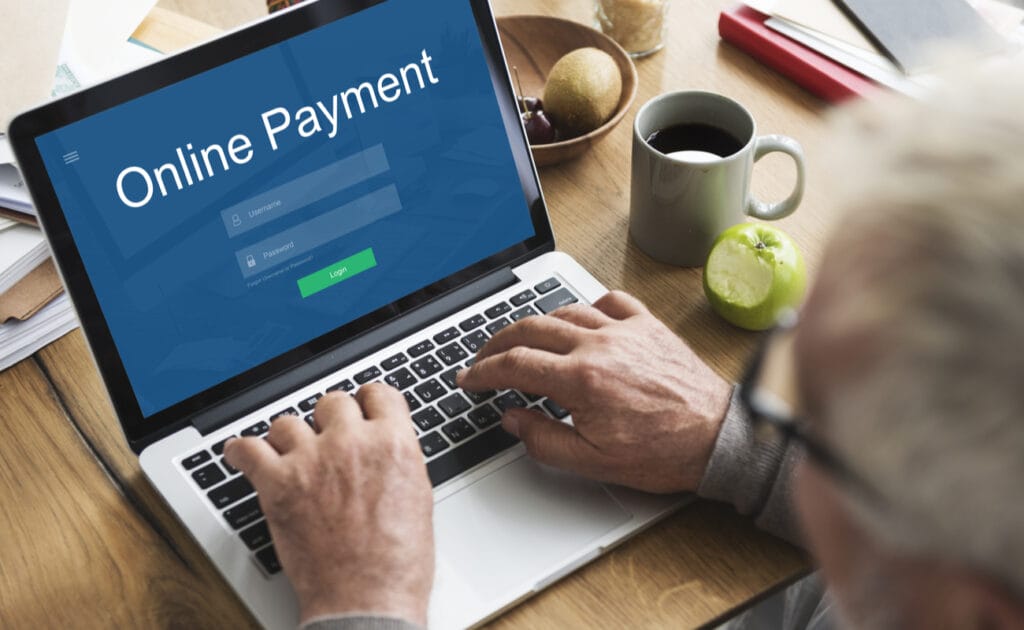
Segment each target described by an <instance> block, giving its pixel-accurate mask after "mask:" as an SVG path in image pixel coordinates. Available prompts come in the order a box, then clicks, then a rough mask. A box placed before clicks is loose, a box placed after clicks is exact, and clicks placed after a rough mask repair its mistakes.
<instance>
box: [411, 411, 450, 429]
mask: <svg viewBox="0 0 1024 630" xmlns="http://www.w3.org/2000/svg"><path fill="white" fill-rule="evenodd" d="M412 421H413V422H415V423H416V426H417V427H419V428H420V431H424V432H426V431H429V430H431V429H433V428H434V427H436V426H437V425H439V424H443V423H444V416H442V415H441V413H440V412H439V411H438V410H437V409H434V408H433V407H427V408H426V409H424V410H422V411H417V412H416V413H414V414H412Z"/></svg>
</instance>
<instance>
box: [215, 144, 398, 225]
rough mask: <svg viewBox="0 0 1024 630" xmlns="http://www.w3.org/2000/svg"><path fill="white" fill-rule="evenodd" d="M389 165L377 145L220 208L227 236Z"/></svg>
mask: <svg viewBox="0 0 1024 630" xmlns="http://www.w3.org/2000/svg"><path fill="white" fill-rule="evenodd" d="M390 168H391V167H390V165H389V164H388V158H387V155H386V154H385V153H384V146H383V145H381V144H377V145H374V146H372V147H369V148H368V149H364V150H363V151H360V152H358V153H354V154H352V155H350V156H348V157H344V158H342V159H340V160H338V161H336V162H332V163H330V164H328V165H327V166H324V167H322V168H319V169H317V170H315V171H313V172H311V173H307V174H305V175H302V176H301V177H296V178H295V179H292V180H289V181H288V182H286V183H284V184H281V185H280V186H276V187H274V188H272V189H270V190H268V191H267V192H264V193H260V194H259V195H256V196H254V197H250V198H249V199H246V200H245V201H241V202H239V203H237V204H235V205H233V206H230V207H228V208H226V209H225V210H222V211H221V213H220V216H221V220H222V221H223V222H224V227H225V228H226V229H227V232H228V238H234V237H236V236H238V235H240V234H245V233H246V232H248V231H249V230H252V229H255V228H257V227H259V226H261V225H265V224H267V223H270V222H271V221H273V220H275V219H279V218H281V217H283V216H286V215H288V214H289V213H292V212H295V211H296V210H301V209H302V208H305V207H306V206H308V205H310V204H312V203H315V202H317V201H320V200H321V199H325V198H327V197H329V196H331V195H333V194H334V193H337V192H341V191H343V190H345V189H347V188H351V187H352V186H355V185H357V184H359V183H361V182H364V181H366V180H368V179H370V178H371V177H375V176H377V175H380V174H381V173H386V172H387V171H389V170H390Z"/></svg>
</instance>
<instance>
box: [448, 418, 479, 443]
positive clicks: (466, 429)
mask: <svg viewBox="0 0 1024 630" xmlns="http://www.w3.org/2000/svg"><path fill="white" fill-rule="evenodd" d="M441 430H442V431H444V434H445V435H447V436H448V439H449V440H451V441H452V442H454V443H456V444H457V443H459V442H461V441H462V440H465V439H466V438H468V437H469V436H471V435H473V434H474V433H476V429H474V428H473V425H471V424H470V423H468V422H466V421H465V420H463V419H462V418H458V419H457V420H452V421H451V422H449V423H448V424H446V425H444V426H443V427H441Z"/></svg>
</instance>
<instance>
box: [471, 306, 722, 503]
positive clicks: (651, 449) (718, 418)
mask: <svg viewBox="0 0 1024 630" xmlns="http://www.w3.org/2000/svg"><path fill="white" fill-rule="evenodd" d="M458 378H459V381H458V382H459V385H460V386H461V387H463V388H465V389H468V390H470V391H473V390H488V389H506V388H510V389H519V390H521V391H525V392H531V393H533V394H538V395H543V396H548V397H550V398H552V399H553V400H554V401H556V402H558V403H559V404H560V405H561V406H563V407H565V408H566V409H568V410H569V411H570V412H571V413H572V418H573V425H574V426H569V425H567V424H564V423H561V422H558V421H555V420H552V419H550V418H548V417H547V416H545V415H543V414H541V413H539V412H537V411H532V410H527V409H512V410H509V411H508V412H506V413H505V415H504V417H503V418H502V424H503V426H504V427H505V429H506V430H507V431H508V432H510V433H512V434H514V435H516V436H518V437H519V438H520V439H521V440H522V441H523V442H524V443H525V444H526V448H527V450H528V451H529V453H530V454H531V455H532V456H533V457H534V458H536V459H537V460H538V461H541V462H543V463H546V464H550V465H553V466H557V467H559V468H564V469H567V470H571V471H574V472H576V473H579V474H581V475H584V476H587V477H590V478H592V479H597V480H599V481H605V482H610V483H616V484H620V485H624V486H629V487H632V488H636V489H639V490H645V491H648V492H678V491H692V490H695V489H696V488H697V485H698V484H699V483H700V480H701V478H702V477H703V475H704V469H705V468H706V466H707V463H708V460H709V458H710V457H711V451H712V448H713V447H714V443H715V439H716V438H717V436H718V430H719V428H720V426H721V423H722V420H723V419H724V418H725V413H726V410H727V409H728V406H729V400H730V395H731V391H732V388H731V387H730V385H729V384H728V383H727V382H726V381H725V380H723V379H722V378H721V377H719V376H718V375H717V374H715V373H714V371H712V370H711V368H709V367H708V366H707V365H705V364H704V363H703V362H702V361H701V360H700V359H699V358H698V357H697V355H696V354H694V352H693V351H692V350H691V349H690V348H689V347H688V346H687V345H686V344H685V343H683V341H682V340H681V339H679V337H677V336H676V335H675V334H674V333H673V332H672V331H671V330H669V329H668V328H667V327H666V326H665V325H664V324H662V323H661V322H660V321H659V320H658V319H657V318H655V317H654V316H653V315H652V314H651V313H650V311H648V310H647V309H646V308H645V307H644V306H643V304H641V303H640V302H639V301H637V300H636V298H633V297H632V296H629V295H627V294H625V293H622V292H617V291H616V292H612V293H609V294H608V295H606V296H604V297H603V298H601V299H600V300H598V301H597V302H595V303H594V305H593V306H585V305H580V304H574V305H571V306H567V307H563V308H560V309H558V310H556V311H554V312H553V313H551V314H550V315H544V316H538V317H528V318H526V319H523V320H521V321H519V322H517V323H516V324H513V325H511V326H509V327H508V328H505V329H504V330H502V331H501V332H499V333H498V334H497V335H495V336H494V338H493V339H491V340H490V341H489V342H488V343H487V345H486V346H484V348H483V349H482V350H481V351H480V353H479V354H478V355H477V357H476V362H475V363H474V364H473V366H472V367H471V368H469V369H468V370H464V371H462V372H461V373H460V374H459V377H458Z"/></svg>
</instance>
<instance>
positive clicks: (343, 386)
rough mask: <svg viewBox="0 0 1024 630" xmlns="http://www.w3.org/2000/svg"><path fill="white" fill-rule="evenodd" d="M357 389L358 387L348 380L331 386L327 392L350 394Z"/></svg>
mask: <svg viewBox="0 0 1024 630" xmlns="http://www.w3.org/2000/svg"><path fill="white" fill-rule="evenodd" d="M355 388H356V386H355V385H354V384H353V383H352V381H350V380H348V379H347V378H346V379H345V380H343V381H342V382H340V383H337V384H335V385H331V386H330V387H328V388H327V391H329V392H350V391H352V390H353V389H355Z"/></svg>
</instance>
